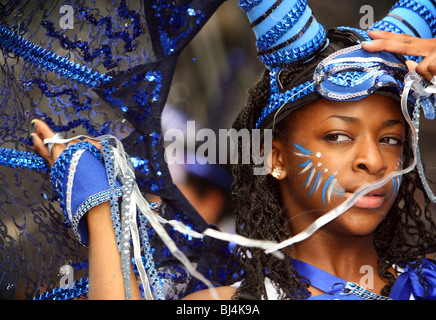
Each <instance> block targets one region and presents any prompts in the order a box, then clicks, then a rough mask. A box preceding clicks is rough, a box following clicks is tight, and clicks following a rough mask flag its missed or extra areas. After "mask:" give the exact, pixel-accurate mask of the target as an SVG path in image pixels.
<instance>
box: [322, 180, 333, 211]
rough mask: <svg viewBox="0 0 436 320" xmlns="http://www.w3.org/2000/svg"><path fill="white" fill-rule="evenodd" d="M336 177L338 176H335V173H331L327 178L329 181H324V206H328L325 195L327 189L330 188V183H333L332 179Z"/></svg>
mask: <svg viewBox="0 0 436 320" xmlns="http://www.w3.org/2000/svg"><path fill="white" fill-rule="evenodd" d="M335 177H336V176H335V175H334V174H333V175H331V176H330V177H329V178H328V179H327V181H326V182H325V183H324V187H323V188H322V203H324V207H326V203H325V196H326V192H327V189H328V187H329V185H330V183H332V181H333V179H334V178H335Z"/></svg>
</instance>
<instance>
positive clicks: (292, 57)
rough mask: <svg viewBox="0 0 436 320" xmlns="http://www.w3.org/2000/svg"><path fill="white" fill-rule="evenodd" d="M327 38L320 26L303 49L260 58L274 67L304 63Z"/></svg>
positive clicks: (278, 52) (279, 52) (283, 51)
mask: <svg viewBox="0 0 436 320" xmlns="http://www.w3.org/2000/svg"><path fill="white" fill-rule="evenodd" d="M326 36H327V35H326V31H325V29H324V27H322V26H321V25H320V30H319V32H318V34H317V35H316V36H315V37H314V38H313V39H312V40H311V41H309V42H308V43H306V44H304V45H302V46H301V47H299V48H296V49H291V50H281V51H276V52H273V53H270V54H267V55H262V56H259V59H260V61H262V63H263V64H265V65H267V66H272V67H274V66H279V65H285V64H292V63H296V62H301V61H304V60H305V59H307V58H309V57H311V55H312V54H314V53H315V52H316V51H317V50H318V49H319V48H320V47H321V46H322V45H323V44H324V42H325V40H326Z"/></svg>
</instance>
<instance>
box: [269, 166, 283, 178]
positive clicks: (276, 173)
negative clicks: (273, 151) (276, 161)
mask: <svg viewBox="0 0 436 320" xmlns="http://www.w3.org/2000/svg"><path fill="white" fill-rule="evenodd" d="M271 175H272V176H273V177H274V178H275V179H278V178H280V176H281V175H282V169H280V168H274V170H273V171H272V172H271Z"/></svg>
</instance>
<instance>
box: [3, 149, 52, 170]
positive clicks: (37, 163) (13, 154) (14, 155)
mask: <svg viewBox="0 0 436 320" xmlns="http://www.w3.org/2000/svg"><path fill="white" fill-rule="evenodd" d="M0 165H5V166H7V167H11V168H22V169H26V168H27V169H30V170H36V171H45V172H48V171H49V170H50V168H49V166H48V165H47V164H46V163H45V162H44V160H43V159H42V158H41V157H40V156H38V155H36V154H34V153H30V152H25V151H18V150H14V149H7V148H0Z"/></svg>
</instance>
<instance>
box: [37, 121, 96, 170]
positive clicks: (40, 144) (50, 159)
mask: <svg viewBox="0 0 436 320" xmlns="http://www.w3.org/2000/svg"><path fill="white" fill-rule="evenodd" d="M32 125H33V126H34V127H35V133H32V137H33V146H34V148H35V150H36V152H37V153H38V154H39V155H40V156H41V157H42V158H43V159H44V161H45V162H46V163H47V164H48V165H49V166H50V168H51V167H53V164H54V162H55V161H56V159H57V158H58V157H59V156H60V155H61V153H62V152H63V151H64V150H65V149H66V148H67V147H69V146H70V145H73V144H75V143H77V142H79V140H73V141H71V142H69V143H68V144H66V145H65V144H59V143H56V144H54V145H53V148H52V149H51V154H50V152H49V150H48V147H47V146H46V145H44V140H45V139H47V138H52V137H53V136H54V135H55V134H54V132H53V131H51V129H50V128H49V127H48V126H47V124H45V122H43V121H41V120H38V119H35V120H32ZM86 141H89V142H90V143H92V144H93V145H94V146H96V147H97V149H98V150H100V152H101V144H100V143H98V142H96V141H94V140H90V139H86Z"/></svg>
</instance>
